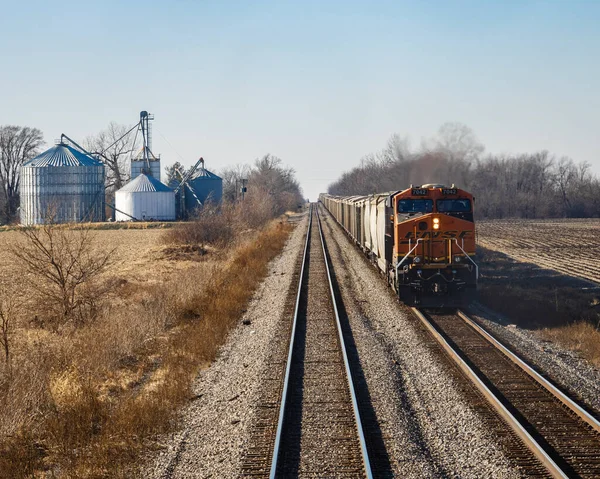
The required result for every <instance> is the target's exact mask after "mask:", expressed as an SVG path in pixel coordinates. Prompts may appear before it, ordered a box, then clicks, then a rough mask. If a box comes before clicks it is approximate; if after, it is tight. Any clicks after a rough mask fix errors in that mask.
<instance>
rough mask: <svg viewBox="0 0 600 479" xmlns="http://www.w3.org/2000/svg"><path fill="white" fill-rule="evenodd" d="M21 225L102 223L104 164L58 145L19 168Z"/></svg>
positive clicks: (67, 147) (65, 146)
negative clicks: (47, 221)
mask: <svg viewBox="0 0 600 479" xmlns="http://www.w3.org/2000/svg"><path fill="white" fill-rule="evenodd" d="M19 194H20V198H21V210H20V216H21V224H23V225H36V224H42V223H44V222H45V221H46V220H48V219H51V220H52V221H54V222H56V223H72V222H74V223H76V222H82V221H103V220H104V164H103V163H102V162H100V161H98V160H96V159H94V158H92V157H91V156H89V155H86V154H85V153H82V152H81V151H79V150H76V149H75V148H73V147H71V146H69V145H67V144H65V143H59V144H58V145H55V146H54V147H52V148H50V149H49V150H47V151H45V152H44V153H41V154H40V155H38V156H36V157H35V158H34V159H32V160H30V161H28V162H27V163H25V164H24V165H23V166H22V167H21V179H20V187H19Z"/></svg>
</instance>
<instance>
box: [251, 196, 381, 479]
mask: <svg viewBox="0 0 600 479" xmlns="http://www.w3.org/2000/svg"><path fill="white" fill-rule="evenodd" d="M297 286H298V290H297V293H296V301H295V308H294V313H293V322H292V325H291V332H290V339H289V350H288V352H287V356H286V359H285V360H284V361H283V363H284V366H285V373H284V375H283V381H281V378H280V377H279V375H278V373H276V372H275V373H273V374H274V380H272V381H270V384H271V387H272V386H273V384H274V383H275V382H277V383H280V384H281V388H280V389H279V390H278V391H279V394H278V396H277V397H278V399H279V400H278V401H276V400H274V399H272V398H266V399H265V401H264V403H263V407H262V408H261V411H262V412H261V414H260V417H259V420H258V423H257V433H256V434H255V437H256V439H257V440H256V441H254V442H255V444H254V445H252V446H250V448H249V453H247V454H246V458H245V461H244V464H243V465H242V475H243V476H246V477H248V476H252V477H270V478H275V477H303V476H306V477H340V478H341V477H343V478H352V477H356V478H371V477H372V472H371V464H370V460H369V454H368V452H367V444H366V441H365V434H364V433H363V426H362V421H361V417H360V412H359V403H358V401H357V395H356V393H355V387H354V381H353V379H352V373H351V370H350V362H349V359H348V354H347V352H346V346H345V341H344V334H343V330H342V324H341V322H340V317H339V314H338V305H337V304H336V297H335V294H334V285H333V281H332V274H331V271H330V266H329V262H328V259H327V255H326V248H325V242H324V239H323V233H322V231H321V224H320V219H319V214H318V209H317V208H316V207H312V206H311V210H310V218H309V225H308V232H307V237H306V244H305V248H304V253H303V260H302V265H301V270H300V275H299V280H298V281H297ZM274 365H275V366H276V365H277V361H274ZM269 395H271V396H272V395H273V391H271V392H270V393H269ZM275 413H277V414H275Z"/></svg>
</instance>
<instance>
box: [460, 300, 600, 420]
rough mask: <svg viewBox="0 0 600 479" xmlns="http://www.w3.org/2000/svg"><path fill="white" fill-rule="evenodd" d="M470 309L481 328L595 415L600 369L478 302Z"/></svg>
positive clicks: (599, 401) (599, 404)
mask: <svg viewBox="0 0 600 479" xmlns="http://www.w3.org/2000/svg"><path fill="white" fill-rule="evenodd" d="M470 312H471V313H472V314H473V316H474V317H475V319H476V320H478V321H479V323H480V324H481V325H482V326H483V327H485V328H486V329H487V330H488V331H489V332H490V333H492V334H494V335H495V336H496V338H497V339H499V340H500V341H502V342H503V343H504V344H505V345H506V346H508V347H509V348H510V349H511V350H512V351H513V352H515V353H517V354H519V355H520V356H521V357H522V358H523V359H525V360H526V361H528V362H529V364H531V365H532V366H534V367H535V368H536V369H537V370H538V371H540V372H541V373H542V374H544V375H545V376H546V377H548V378H549V379H551V380H552V381H554V382H555V383H556V384H557V385H558V386H560V387H561V388H563V389H565V390H566V391H567V392H569V394H570V395H571V396H572V397H574V398H575V399H578V400H580V401H582V402H583V403H584V404H585V405H586V406H587V407H588V408H590V409H592V410H593V411H595V413H596V415H598V413H599V412H600V369H598V368H597V367H595V366H594V365H592V364H590V362H589V361H586V360H585V359H583V358H581V357H580V356H579V355H578V354H577V353H576V352H573V351H570V350H568V349H565V348H562V347H560V346H559V345H558V344H555V343H553V342H551V341H547V340H545V339H542V338H540V337H539V336H538V334H537V333H536V331H535V330H530V329H524V328H520V327H518V326H517V325H516V324H513V323H511V321H510V319H509V318H507V317H505V316H502V315H500V314H498V313H495V312H493V311H490V310H489V309H488V308H486V307H484V306H482V305H479V304H475V305H474V306H472V307H471V308H470Z"/></svg>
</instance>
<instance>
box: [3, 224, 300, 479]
mask: <svg viewBox="0 0 600 479" xmlns="http://www.w3.org/2000/svg"><path fill="white" fill-rule="evenodd" d="M291 229H292V226H290V225H289V224H288V223H287V222H282V221H274V222H272V223H270V224H269V225H268V226H267V227H265V228H264V230H261V231H260V232H254V233H253V234H251V235H246V237H245V238H244V239H243V241H242V240H239V241H238V244H237V245H234V246H230V247H229V248H227V249H215V248H214V247H213V248H208V249H202V250H201V251H202V253H201V254H199V252H198V249H197V248H195V247H194V246H193V245H191V246H188V247H187V248H184V247H182V248H180V250H179V249H178V250H177V253H178V254H177V255H175V256H176V259H173V254H172V250H173V248H174V247H173V246H165V245H163V244H161V241H160V240H159V236H158V235H160V234H161V232H160V230H118V231H111V230H109V231H98V232H97V235H99V236H98V239H99V241H100V243H103V245H104V247H106V248H113V247H115V246H116V247H117V252H116V255H117V257H118V261H117V264H116V266H115V267H114V268H112V269H111V271H110V272H108V273H106V274H105V275H104V276H103V281H104V282H105V283H106V284H107V285H108V286H110V288H108V289H110V291H111V292H110V293H108V294H107V295H106V296H105V297H103V298H102V301H101V303H100V304H101V308H102V309H101V312H100V314H99V315H98V319H96V320H95V321H93V322H90V323H89V324H86V325H85V326H82V327H73V328H70V329H69V328H65V329H62V330H60V331H51V330H48V329H45V328H43V327H40V325H39V324H38V323H37V322H32V318H33V317H34V315H35V314H36V313H37V314H40V311H27V308H25V310H24V311H25V312H24V314H23V317H21V318H20V323H19V329H18V331H17V334H16V337H15V344H14V350H15V355H14V358H13V361H12V363H11V364H10V365H9V364H6V363H4V362H0V405H1V409H2V411H3V414H2V416H0V477H10V478H20V477H32V476H48V477H56V476H60V477H78V478H79V477H132V476H134V475H135V474H136V473H135V471H136V467H137V466H138V459H139V457H140V455H141V454H142V453H143V452H144V451H148V450H151V449H152V448H153V447H155V442H154V438H156V436H157V435H158V434H161V433H164V432H166V431H168V430H171V429H172V428H173V427H175V426H176V423H177V421H176V420H177V410H178V407H179V406H181V405H183V404H185V403H187V401H189V400H190V394H191V393H190V391H191V389H190V387H191V384H192V382H193V380H194V378H195V376H196V375H197V372H198V371H199V369H200V368H202V367H203V366H204V365H206V364H208V363H210V361H212V360H213V359H214V358H215V356H216V354H217V352H218V348H219V346H220V345H221V344H223V342H224V340H225V339H226V337H227V334H228V332H229V331H230V330H231V328H232V327H234V326H235V325H236V323H237V321H238V319H239V318H240V316H241V313H242V311H243V310H244V309H245V307H246V304H247V302H248V300H249V299H250V297H251V295H252V294H253V291H254V290H255V288H256V286H257V285H258V284H259V282H260V281H261V280H262V279H263V278H264V276H265V275H266V273H267V264H268V262H269V261H270V260H271V259H272V258H274V257H275V256H276V255H277V254H278V253H279V251H281V249H282V247H283V245H284V243H285V241H286V239H287V237H288V236H289V233H290V231H291ZM14 235H15V232H5V233H2V234H1V235H0V242H5V243H6V242H10V241H11V240H12V241H18V237H17V236H14ZM234 244H235V243H234ZM169 248H170V249H169ZM176 249H177V248H176ZM1 251H2V253H0V255H5V254H6V253H5V249H2V250H1ZM166 251H168V252H167V253H165V252H166ZM188 256H189V258H188ZM0 259H2V258H0ZM5 259H6V260H7V262H0V264H2V266H1V267H0V278H2V277H4V278H5V279H6V278H7V277H8V278H10V279H13V280H14V278H15V274H14V269H13V268H14V264H12V263H11V262H10V259H9V258H8V257H6V256H5ZM182 259H191V260H193V261H181V260H182ZM11 271H12V273H11Z"/></svg>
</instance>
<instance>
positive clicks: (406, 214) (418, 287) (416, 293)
mask: <svg viewBox="0 0 600 479" xmlns="http://www.w3.org/2000/svg"><path fill="white" fill-rule="evenodd" d="M389 203H390V204H389V206H390V209H389V211H390V212H391V213H392V212H393V213H392V214H391V217H390V218H389V219H390V226H392V225H393V234H394V241H393V244H394V249H393V252H392V261H391V265H390V266H391V267H390V269H389V270H388V275H389V279H390V282H391V283H392V285H393V286H394V289H395V290H396V291H397V293H398V296H399V298H400V300H401V301H403V302H405V303H407V304H412V305H418V306H429V307H457V306H461V305H464V304H465V303H467V302H468V301H469V300H470V298H471V296H472V295H473V292H474V291H475V289H476V285H477V277H478V267H477V264H476V263H475V258H474V257H475V223H474V221H473V196H472V195H471V194H470V193H467V192H466V191H464V190H462V189H460V188H456V187H455V186H454V185H452V186H451V187H449V188H448V187H446V186H444V185H434V184H427V185H422V186H419V187H415V186H411V187H410V188H408V189H406V190H403V191H400V192H398V193H396V194H394V195H391V196H390V197H389ZM392 208H393V209H392Z"/></svg>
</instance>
